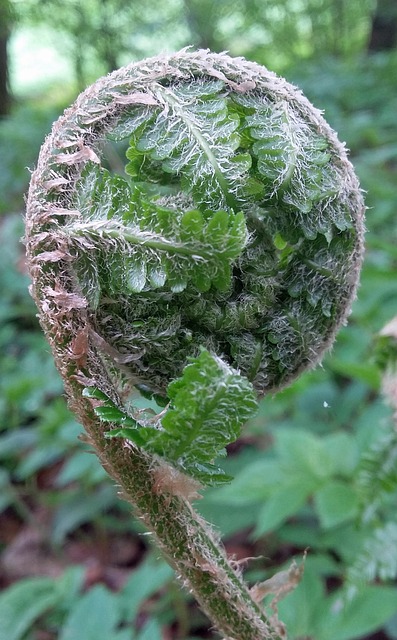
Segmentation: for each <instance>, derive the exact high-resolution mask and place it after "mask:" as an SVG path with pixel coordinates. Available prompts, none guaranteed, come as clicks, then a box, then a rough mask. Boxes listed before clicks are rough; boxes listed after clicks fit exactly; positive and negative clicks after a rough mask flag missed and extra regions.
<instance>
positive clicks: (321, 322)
mask: <svg viewBox="0 0 397 640" xmlns="http://www.w3.org/2000/svg"><path fill="white" fill-rule="evenodd" d="M110 141H111V142H112V144H114V143H116V144H120V146H122V145H123V144H124V145H125V146H126V147H127V146H128V149H127V151H126V156H127V159H126V166H125V169H124V170H123V171H120V173H119V174H115V173H111V172H110V171H109V170H108V168H107V167H106V166H105V165H106V162H105V160H104V158H105V157H106V154H105V151H106V146H107V145H108V144H109V143H110ZM363 211H364V206H363V201H362V197H361V193H360V189H359V186H358V183H357V180H356V178H355V175H354V172H353V169H352V167H351V165H350V163H349V161H348V159H347V156H346V152H345V150H344V147H343V145H342V144H341V143H340V142H339V141H338V139H337V137H336V135H335V134H334V132H333V131H332V130H331V129H330V128H329V126H328V125H327V124H326V123H325V121H324V119H323V118H322V116H321V114H320V112H319V111H317V110H316V109H314V107H313V106H312V105H311V104H310V103H309V102H308V101H307V100H306V99H305V98H304V97H303V96H302V94H301V93H300V92H299V91H298V90H297V89H295V88H294V87H292V86H291V85H289V84H288V83H287V82H285V81H284V80H282V79H280V78H278V77H276V76H275V75H274V74H272V73H271V72H269V71H267V70H266V69H264V68H263V67H260V66H259V65H256V64H253V63H249V62H247V61H245V60H243V59H240V58H237V59H233V58H230V57H229V56H227V55H224V54H212V53H209V52H207V51H197V52H189V51H182V52H180V53H177V54H175V55H170V56H166V57H165V56H161V57H157V58H153V59H149V60H146V61H143V62H141V63H137V64H132V65H130V66H128V67H125V68H124V69H121V70H119V71H116V72H114V73H112V74H111V75H109V76H107V77H106V78H102V79H100V80H98V82H96V83H95V84H94V85H92V87H90V88H88V89H87V90H86V91H85V92H84V93H83V94H81V96H80V97H79V98H78V99H77V101H76V102H75V104H74V105H73V106H72V107H70V109H68V110H67V111H66V112H65V114H64V115H63V116H62V117H61V118H60V119H59V120H58V122H56V123H55V125H54V127H53V130H52V133H51V134H50V136H49V137H48V138H47V140H46V141H45V144H44V145H43V147H42V150H41V153H40V157H39V161H38V166H37V169H36V171H35V172H34V173H33V175H32V180H31V186H30V191H29V197H28V206H27V220H26V244H27V253H28V263H29V267H30V272H31V275H32V280H33V284H32V294H33V296H34V298H35V300H36V302H37V305H38V307H39V311H40V320H41V323H42V326H43V328H44V330H45V333H46V335H47V338H48V340H49V342H50V343H51V346H52V349H53V352H54V356H55V360H56V363H57V366H58V368H59V370H60V372H61V374H62V376H63V379H64V382H65V387H66V391H67V393H68V396H69V399H70V403H71V406H72V408H73V409H74V410H75V412H76V413H77V415H78V417H79V419H80V420H81V422H82V423H83V424H84V426H85V428H86V431H87V433H88V437H89V441H90V442H91V443H92V444H93V446H94V447H95V449H96V451H97V453H98V455H99V457H100V459H101V461H102V463H103V464H104V466H105V467H106V469H107V470H108V471H109V473H110V474H111V475H112V477H113V478H114V479H115V480H116V481H117V483H118V484H119V485H120V486H121V487H122V489H123V492H124V494H125V495H126V496H127V499H129V500H130V501H131V503H132V504H133V505H134V507H135V509H136V510H137V513H138V515H139V516H140V517H141V518H142V519H143V520H144V522H145V523H146V524H147V526H148V527H149V528H150V529H151V530H152V531H154V533H155V535H156V537H157V540H158V542H159V544H160V546H161V548H162V549H163V550H164V551H165V553H166V554H167V555H168V557H169V558H170V561H171V563H172V564H173V566H174V567H175V568H176V569H177V571H178V572H179V573H180V574H181V575H182V577H183V578H184V580H185V581H187V583H188V584H189V586H190V588H191V589H192V590H193V591H194V593H195V594H196V596H197V598H198V600H199V601H200V602H201V604H202V606H203V608H204V609H205V611H206V612H207V613H208V615H209V616H210V617H211V619H212V620H213V622H214V624H216V625H217V626H218V628H219V629H220V630H221V631H222V632H223V633H224V635H226V636H227V637H228V638H238V640H259V638H261V639H262V638H270V637H272V638H280V637H284V630H283V628H282V626H280V624H279V623H278V621H274V620H272V619H270V620H269V618H268V617H267V616H266V615H265V613H264V611H263V610H262V608H261V607H260V605H259V604H258V603H257V602H255V599H254V600H253V599H252V597H251V594H250V593H249V591H248V589H247V587H246V586H245V585H244V583H243V582H242V581H241V578H240V576H239V575H238V574H236V572H235V571H234V569H233V567H232V566H231V565H230V564H229V563H228V561H227V559H226V555H225V553H224V551H223V550H222V549H221V548H219V544H218V542H217V540H216V537H215V536H214V535H213V533H212V532H211V531H210V530H209V529H208V528H207V527H206V526H205V524H204V523H203V522H202V521H201V519H200V518H198V517H197V516H196V515H195V514H194V512H193V511H192V508H191V505H190V504H189V503H188V502H187V500H189V499H191V498H192V497H194V495H195V491H196V489H197V481H199V482H206V483H208V484H211V479H212V478H215V480H216V481H222V478H221V475H222V473H221V472H219V470H217V469H216V468H215V467H213V465H212V461H213V459H214V457H216V455H218V454H219V453H220V452H221V450H222V447H224V446H225V445H226V444H227V443H228V442H230V439H231V438H233V437H234V438H235V437H237V435H238V426H239V424H240V423H241V422H242V421H243V420H245V419H246V418H247V417H248V416H249V415H250V412H252V408H253V406H255V399H254V393H253V388H255V390H256V392H257V393H259V394H264V393H266V392H271V391H274V390H276V389H278V388H280V387H282V386H284V385H286V384H288V383H289V382H290V381H291V380H293V379H294V378H295V377H296V376H297V375H298V374H299V373H300V372H301V371H303V370H304V369H306V368H309V367H311V366H313V365H314V364H315V363H317V362H318V361H319V359H320V358H321V356H322V355H323V353H324V352H325V351H326V349H327V348H329V347H330V345H331V344H332V342H333V339H334V337H335V334H336V332H337V330H338V328H339V327H340V326H341V325H342V324H343V323H344V322H345V320H346V318H347V315H348V313H349V310H350V305H351V302H352V300H353V298H354V295H355V291H356V286H357V280H358V273H359V269H360V264H361V260H362V242H363V241H362V237H363V222H362V219H363ZM188 362H190V365H189V366H188V367H187V368H185V366H186V364H187V363H188ZM184 368H185V370H184ZM183 370H184V373H183V375H182V377H181V378H180V379H179V380H177V381H174V382H171V381H173V380H175V378H178V376H181V374H182V371H183ZM238 372H240V374H241V375H239V373H238ZM170 383H171V385H170ZM206 385H207V386H206ZM131 386H135V387H137V388H138V389H139V390H140V391H141V392H142V393H149V394H155V397H156V398H157V400H158V402H159V403H161V402H162V399H163V400H164V396H166V395H167V393H168V396H169V398H170V399H171V403H172V404H171V409H169V410H168V412H167V413H166V414H165V416H163V417H161V414H160V416H154V417H153V416H150V415H149V414H145V415H143V416H142V415H137V414H136V412H135V413H134V412H133V411H131V410H130V406H129V396H130V390H131ZM225 389H226V391H225ZM83 390H84V391H83ZM222 412H223V413H222ZM98 416H99V417H100V421H99V420H98ZM109 422H110V423H113V425H111V429H110V431H111V433H110V435H117V433H115V432H117V429H121V431H120V432H119V435H121V437H122V438H124V441H120V438H119V439H118V438H116V437H115V438H111V439H109V438H106V437H105V433H104V431H106V430H107V429H108V427H109ZM103 423H105V425H104V424H103ZM112 427H113V428H112ZM212 429H214V435H213V442H212V443H211V442H210V441H211V438H212V435H211V433H212ZM108 435H109V433H108ZM173 436H175V437H176V439H175V444H174V443H173V442H174V441H173V439H172V438H173ZM186 474H189V475H190V476H191V478H190V481H189V480H188V479H187V478H186ZM189 482H190V484H189Z"/></svg>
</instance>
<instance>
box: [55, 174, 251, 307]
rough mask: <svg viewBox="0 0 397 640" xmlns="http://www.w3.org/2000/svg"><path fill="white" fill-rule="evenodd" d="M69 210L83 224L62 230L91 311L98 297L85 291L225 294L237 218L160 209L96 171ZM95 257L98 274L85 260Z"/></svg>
mask: <svg viewBox="0 0 397 640" xmlns="http://www.w3.org/2000/svg"><path fill="white" fill-rule="evenodd" d="M76 206H77V207H79V209H80V211H82V213H83V215H84V218H85V219H86V220H87V222H85V223H79V224H73V223H71V224H69V225H68V226H67V228H66V229H67V232H68V234H69V236H70V238H71V239H72V241H73V242H74V243H75V246H76V248H77V250H78V252H79V255H80V256H81V260H80V263H79V264H78V265H77V267H76V269H77V271H78V275H79V277H80V279H81V285H82V288H83V291H84V292H85V293H86V295H87V297H88V298H89V300H90V301H92V302H93V307H94V308H96V306H97V304H98V296H97V298H95V299H94V297H93V295H92V294H91V291H98V283H101V285H102V287H104V288H105V290H106V288H107V289H108V290H109V292H110V293H126V294H128V293H131V292H132V293H139V292H141V291H143V290H145V289H158V288H162V287H164V286H166V287H167V288H168V289H170V290H171V291H173V292H181V291H183V290H184V289H185V288H186V287H187V285H188V283H189V282H191V283H192V284H193V286H194V287H196V289H197V290H198V291H202V292H203V291H208V290H209V289H210V288H211V286H214V287H215V289H217V290H219V291H226V290H227V289H228V288H230V284H231V266H232V264H233V262H234V261H235V260H236V258H237V257H238V256H239V255H240V253H241V252H242V250H243V248H244V246H245V244H246V242H247V238H248V234H247V228H246V223H245V218H244V214H243V213H242V212H238V213H234V212H233V211H225V210H218V211H211V210H207V209H206V210H204V211H200V210H198V209H188V210H187V211H184V210H183V209H182V208H181V207H178V208H177V207H166V206H163V205H161V204H160V203H159V202H158V200H154V199H150V198H149V196H148V195H147V194H146V193H145V192H144V191H143V190H142V189H141V188H139V187H135V188H133V190H131V188H130V186H129V185H128V183H127V182H126V181H125V180H124V179H123V178H121V177H120V176H111V174H110V173H109V172H108V171H106V170H105V169H99V168H98V167H97V166H95V165H93V166H90V167H89V168H88V170H86V171H85V173H84V175H83V177H82V179H81V185H80V190H79V195H78V198H77V199H76ZM87 249H90V251H89V252H87ZM95 253H96V254H97V262H98V264H99V269H97V271H95V267H94V266H93V265H94V261H93V260H92V259H90V257H91V256H93V255H95ZM79 267H80V268H79ZM101 267H102V268H101Z"/></svg>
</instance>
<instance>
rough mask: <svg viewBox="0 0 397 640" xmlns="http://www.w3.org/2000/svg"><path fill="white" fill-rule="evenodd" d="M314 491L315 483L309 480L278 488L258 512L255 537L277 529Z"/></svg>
mask: <svg viewBox="0 0 397 640" xmlns="http://www.w3.org/2000/svg"><path fill="white" fill-rule="evenodd" d="M312 491H313V483H311V482H310V481H309V480H306V481H305V480H301V481H299V482H296V483H295V484H291V485H284V486H283V485H282V486H281V488H280V489H276V490H275V491H274V492H273V493H272V494H271V495H270V497H269V498H268V500H267V501H266V503H265V505H264V506H263V507H262V509H261V510H260V511H259V513H258V519H257V525H256V528H255V537H259V536H261V535H263V534H264V533H268V532H269V531H272V530H274V529H277V527H278V526H279V525H280V524H281V523H282V522H284V521H285V520H286V519H287V518H289V517H290V516H293V515H295V514H297V513H298V512H299V510H300V509H301V507H303V505H304V504H305V502H306V500H307V498H308V497H309V495H310V494H311V493H312Z"/></svg>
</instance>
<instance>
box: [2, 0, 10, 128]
mask: <svg viewBox="0 0 397 640" xmlns="http://www.w3.org/2000/svg"><path fill="white" fill-rule="evenodd" d="M10 29H11V6H10V3H9V1H8V0H0V117H3V116H5V115H7V113H8V112H9V109H10V104H11V98H10V93H9V77H8V50H7V46H8V39H9V36H10Z"/></svg>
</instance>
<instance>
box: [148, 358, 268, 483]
mask: <svg viewBox="0 0 397 640" xmlns="http://www.w3.org/2000/svg"><path fill="white" fill-rule="evenodd" d="M167 393H168V397H169V398H170V400H171V407H170V409H169V410H168V411H167V413H166V414H165V416H164V417H163V418H162V420H161V425H162V428H163V429H164V431H162V432H157V434H156V439H155V440H154V441H152V446H153V447H154V449H155V451H156V452H157V453H161V455H162V456H164V457H165V458H166V459H167V460H168V461H170V462H172V463H173V464H175V465H176V466H177V467H180V468H182V469H184V470H185V471H187V472H188V473H189V474H190V475H192V476H193V477H196V478H197V479H198V480H200V481H201V482H204V481H205V478H206V474H207V475H208V478H207V480H208V482H209V483H210V484H214V483H215V479H216V477H217V476H219V477H218V480H219V479H220V477H222V478H223V477H224V476H223V473H222V472H221V471H220V470H217V469H216V468H215V467H212V466H211V467H209V468H208V470H207V472H206V473H204V469H205V467H204V465H208V464H212V461H213V460H214V459H215V458H216V457H218V456H219V455H220V454H221V452H222V450H223V449H224V447H225V446H226V445H227V444H229V443H230V442H234V440H236V439H237V437H238V435H239V433H240V429H241V425H242V424H243V423H244V422H246V421H247V420H248V418H250V417H252V415H253V414H254V413H255V412H256V410H257V403H256V400H255V394H254V391H253V388H252V386H251V385H250V383H249V382H248V380H246V379H245V378H243V377H242V376H240V375H239V374H238V372H237V371H235V370H233V369H231V368H230V367H228V366H227V365H226V364H225V363H224V362H222V361H221V360H220V359H219V358H216V357H215V356H213V355H211V354H209V353H208V352H207V351H202V353H201V354H200V356H198V358H196V359H194V360H193V361H192V362H191V363H190V364H189V365H187V367H186V368H185V369H184V372H183V375H182V377H181V378H179V379H178V380H175V381H174V382H172V383H171V384H170V385H169V387H168V390H167ZM200 465H201V466H200ZM209 470H211V473H210V472H209ZM214 474H215V475H214ZM225 481H226V480H225Z"/></svg>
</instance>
